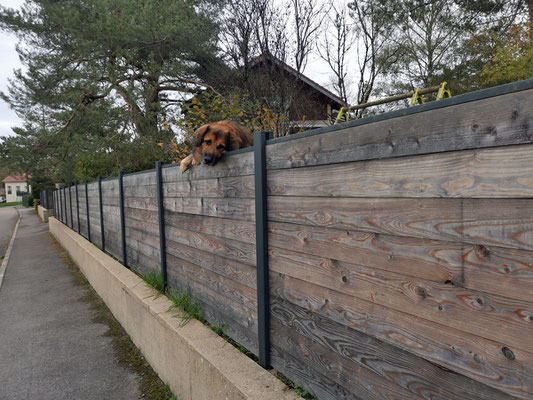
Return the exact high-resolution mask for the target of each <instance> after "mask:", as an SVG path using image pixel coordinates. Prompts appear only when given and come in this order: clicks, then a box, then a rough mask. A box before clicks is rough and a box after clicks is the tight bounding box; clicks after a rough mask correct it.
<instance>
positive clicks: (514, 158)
mask: <svg viewBox="0 0 533 400" xmlns="http://www.w3.org/2000/svg"><path fill="white" fill-rule="evenodd" d="M531 160H533V145H532V144H529V145H521V146H508V147H499V148H489V149H477V150H468V151H457V152H450V153H442V154H429V155H423V156H411V157H401V158H391V159H385V160H371V161H361V162H354V163H342V164H329V165H321V166H316V167H306V168H291V169H282V170H273V171H269V172H268V183H267V189H268V193H269V194H270V195H277V196H309V197H316V196H324V197H329V196H333V197H485V198H494V197H514V198H517V197H518V198H520V197H526V198H527V197H533V163H532V162H531Z"/></svg>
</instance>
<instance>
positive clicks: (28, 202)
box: [22, 194, 34, 207]
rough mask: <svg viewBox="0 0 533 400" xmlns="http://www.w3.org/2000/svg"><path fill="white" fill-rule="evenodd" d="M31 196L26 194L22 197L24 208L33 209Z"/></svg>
mask: <svg viewBox="0 0 533 400" xmlns="http://www.w3.org/2000/svg"><path fill="white" fill-rule="evenodd" d="M33 200H34V198H33V195H32V194H26V195H24V196H22V205H23V206H24V207H33Z"/></svg>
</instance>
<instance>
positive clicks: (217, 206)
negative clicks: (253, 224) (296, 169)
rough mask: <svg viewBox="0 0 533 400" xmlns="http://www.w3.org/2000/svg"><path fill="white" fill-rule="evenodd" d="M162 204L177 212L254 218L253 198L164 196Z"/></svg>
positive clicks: (247, 219) (166, 208) (250, 219)
mask: <svg viewBox="0 0 533 400" xmlns="http://www.w3.org/2000/svg"><path fill="white" fill-rule="evenodd" d="M154 202H155V200H154ZM163 205H164V207H165V210H169V211H173V212H177V213H184V214H195V215H205V216H211V217H219V218H230V219H241V220H246V221H254V220H255V205H254V201H253V199H243V198H232V199H224V198H220V199H218V198H209V197H204V198H202V197H189V198H187V197H165V198H164V200H163Z"/></svg>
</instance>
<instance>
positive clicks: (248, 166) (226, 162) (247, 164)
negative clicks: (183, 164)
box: [163, 151, 254, 184]
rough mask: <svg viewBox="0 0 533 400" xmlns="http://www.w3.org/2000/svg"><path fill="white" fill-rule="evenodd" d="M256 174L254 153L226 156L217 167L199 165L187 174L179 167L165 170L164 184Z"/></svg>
mask: <svg viewBox="0 0 533 400" xmlns="http://www.w3.org/2000/svg"><path fill="white" fill-rule="evenodd" d="M253 173H254V155H253V152H251V151H250V152H245V153H240V154H230V155H224V157H222V158H221V159H220V161H219V162H218V163H217V165H216V166H215V167H210V166H207V165H203V164H202V165H199V166H197V167H195V168H193V169H191V170H189V171H187V172H185V173H182V172H181V171H180V169H179V166H178V165H176V166H175V167H170V168H163V183H164V184H166V183H167V182H177V181H195V180H199V179H211V178H221V177H229V176H241V175H252V174H253Z"/></svg>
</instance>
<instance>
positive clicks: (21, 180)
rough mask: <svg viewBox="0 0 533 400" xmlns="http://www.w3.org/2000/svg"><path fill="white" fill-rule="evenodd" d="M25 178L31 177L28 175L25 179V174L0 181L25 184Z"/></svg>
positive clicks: (7, 177)
mask: <svg viewBox="0 0 533 400" xmlns="http://www.w3.org/2000/svg"><path fill="white" fill-rule="evenodd" d="M27 178H31V175H29V176H28V177H26V174H21V175H8V176H6V177H5V178H4V179H3V180H2V182H4V183H7V182H26V180H27Z"/></svg>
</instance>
